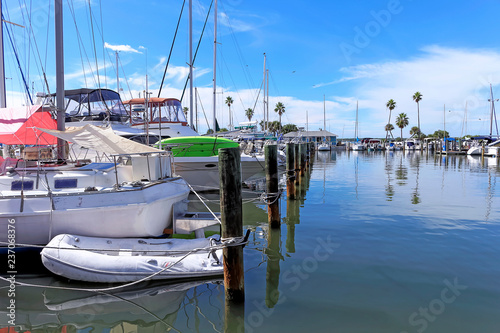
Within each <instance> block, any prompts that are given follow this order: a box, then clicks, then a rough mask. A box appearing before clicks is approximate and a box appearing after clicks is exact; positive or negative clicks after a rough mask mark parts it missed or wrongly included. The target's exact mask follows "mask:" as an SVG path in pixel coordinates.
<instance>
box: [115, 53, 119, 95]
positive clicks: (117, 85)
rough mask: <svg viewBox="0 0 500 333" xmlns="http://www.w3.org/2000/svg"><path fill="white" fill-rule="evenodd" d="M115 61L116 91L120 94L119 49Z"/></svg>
mask: <svg viewBox="0 0 500 333" xmlns="http://www.w3.org/2000/svg"><path fill="white" fill-rule="evenodd" d="M115 61H116V92H117V93H118V95H120V72H119V70H118V68H119V67H118V51H115Z"/></svg>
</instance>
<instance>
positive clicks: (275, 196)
mask: <svg viewBox="0 0 500 333" xmlns="http://www.w3.org/2000/svg"><path fill="white" fill-rule="evenodd" d="M282 192H283V191H282V190H279V191H278V192H276V193H267V192H264V193H262V194H261V195H260V200H261V201H262V202H267V204H268V205H272V204H274V203H276V201H278V200H279V198H280V197H281V193H282Z"/></svg>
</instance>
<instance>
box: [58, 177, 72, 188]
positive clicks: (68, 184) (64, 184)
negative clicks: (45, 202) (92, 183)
mask: <svg viewBox="0 0 500 333" xmlns="http://www.w3.org/2000/svg"><path fill="white" fill-rule="evenodd" d="M77 184H78V180H77V179H76V178H63V179H56V180H54V187H55V188H75V187H76V185H77Z"/></svg>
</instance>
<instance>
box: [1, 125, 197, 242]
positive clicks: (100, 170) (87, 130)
mask: <svg viewBox="0 0 500 333" xmlns="http://www.w3.org/2000/svg"><path fill="white" fill-rule="evenodd" d="M41 130H42V131H45V132H50V134H53V135H56V136H58V137H60V138H63V139H65V140H67V141H70V142H74V143H76V144H79V145H81V146H85V147H87V148H91V149H96V150H98V151H101V152H103V153H106V154H108V156H110V157H111V159H110V160H107V161H101V162H97V163H90V161H88V160H87V161H76V163H67V164H66V163H65V164H46V163H45V162H44V161H39V160H8V161H6V162H11V163H13V164H14V166H12V167H9V168H6V169H5V172H4V174H2V175H0V228H2V230H5V231H6V232H4V233H2V234H1V235H0V242H3V243H2V245H3V246H6V245H7V242H9V241H12V240H14V238H12V237H11V238H9V235H10V233H8V232H7V230H10V229H12V230H15V243H16V244H47V242H49V240H50V239H51V238H52V237H53V236H54V235H57V234H60V233H76V234H80V235H84V236H101V237H149V236H159V235H162V234H163V230H164V229H165V228H169V227H170V226H171V225H172V211H173V207H174V205H176V204H185V203H186V199H187V196H188V194H189V187H188V186H187V184H186V182H185V181H184V180H183V179H182V178H178V177H172V166H171V156H170V153H169V152H165V151H161V150H158V149H155V148H152V147H148V146H145V145H142V144H139V143H136V142H132V141H130V140H128V139H124V138H122V137H120V136H117V135H115V134H114V133H113V131H112V130H111V129H110V128H107V129H101V128H99V127H95V126H92V125H86V126H84V127H80V128H76V129H71V128H70V129H67V130H66V131H55V130H46V129H41Z"/></svg>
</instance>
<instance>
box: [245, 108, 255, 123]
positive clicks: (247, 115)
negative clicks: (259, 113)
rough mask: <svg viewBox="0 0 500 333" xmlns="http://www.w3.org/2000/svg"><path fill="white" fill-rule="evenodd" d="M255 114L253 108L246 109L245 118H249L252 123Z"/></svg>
mask: <svg viewBox="0 0 500 333" xmlns="http://www.w3.org/2000/svg"><path fill="white" fill-rule="evenodd" d="M253 113H254V112H253V110H252V109H251V108H248V109H246V111H245V116H246V117H247V118H248V121H252V117H253Z"/></svg>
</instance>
